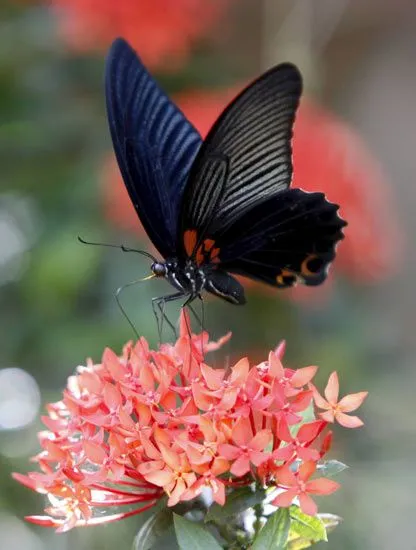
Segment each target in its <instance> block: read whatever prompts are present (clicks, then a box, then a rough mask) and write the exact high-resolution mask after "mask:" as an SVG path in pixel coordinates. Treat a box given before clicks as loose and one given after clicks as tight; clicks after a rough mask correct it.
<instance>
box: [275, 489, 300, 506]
mask: <svg viewBox="0 0 416 550" xmlns="http://www.w3.org/2000/svg"><path fill="white" fill-rule="evenodd" d="M296 497H297V491H295V490H294V489H289V490H288V491H284V492H283V493H280V494H278V495H277V497H276V498H275V499H274V500H273V502H272V504H273V506H279V507H280V508H289V506H291V504H292V502H293V499H294V498H296Z"/></svg>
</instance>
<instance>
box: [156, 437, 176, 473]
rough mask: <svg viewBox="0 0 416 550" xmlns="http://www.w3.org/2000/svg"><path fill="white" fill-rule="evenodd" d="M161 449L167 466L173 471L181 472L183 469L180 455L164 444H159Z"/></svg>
mask: <svg viewBox="0 0 416 550" xmlns="http://www.w3.org/2000/svg"><path fill="white" fill-rule="evenodd" d="M159 449H160V453H161V455H162V458H163V460H164V461H165V462H166V464H167V465H168V466H169V467H170V468H172V470H179V468H180V467H181V461H180V458H179V455H178V454H177V453H175V451H172V449H169V448H168V447H166V445H164V444H163V443H159Z"/></svg>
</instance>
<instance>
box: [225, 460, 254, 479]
mask: <svg viewBox="0 0 416 550" xmlns="http://www.w3.org/2000/svg"><path fill="white" fill-rule="evenodd" d="M249 471H250V462H249V459H248V457H247V456H240V457H239V458H237V460H236V461H235V462H234V464H233V465H232V466H231V468H230V472H231V473H232V474H233V475H235V476H237V477H242V476H243V475H244V474H246V473H247V472H249Z"/></svg>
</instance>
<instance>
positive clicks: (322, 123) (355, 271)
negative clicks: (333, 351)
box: [105, 88, 401, 298]
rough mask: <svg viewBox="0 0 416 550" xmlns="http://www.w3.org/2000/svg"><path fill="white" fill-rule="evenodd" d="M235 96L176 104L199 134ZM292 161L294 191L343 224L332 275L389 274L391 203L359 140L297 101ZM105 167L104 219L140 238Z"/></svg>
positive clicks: (120, 188)
mask: <svg viewBox="0 0 416 550" xmlns="http://www.w3.org/2000/svg"><path fill="white" fill-rule="evenodd" d="M237 91H238V90H237V88H232V89H230V90H225V91H224V92H218V91H216V92H201V91H197V92H189V93H187V94H183V95H180V96H178V97H177V98H176V100H177V104H178V105H179V106H180V108H181V109H182V111H183V112H184V114H185V115H186V116H187V117H188V118H189V119H190V120H191V122H192V123H193V124H194V125H195V126H196V128H197V129H198V130H199V132H200V133H201V135H202V136H205V135H206V134H207V132H208V130H209V128H210V127H211V125H212V123H213V122H214V120H215V119H216V117H217V116H218V115H219V113H220V112H221V110H222V109H223V108H224V106H225V105H226V104H227V103H228V102H229V101H230V100H231V99H232V98H233V97H234V96H235V94H236V92H237ZM293 158H294V181H293V186H295V187H300V188H302V189H305V190H307V191H323V192H324V193H325V194H326V195H327V197H328V199H329V200H330V201H332V202H335V203H337V204H339V205H340V207H341V208H340V212H341V216H342V217H343V218H344V219H345V220H347V221H348V227H347V228H346V230H345V239H344V240H343V241H342V242H341V243H340V245H339V247H338V251H337V259H336V261H335V264H334V267H335V271H339V272H341V271H342V272H343V273H344V274H346V275H347V276H349V277H351V278H352V279H355V280H358V281H362V282H366V281H372V280H381V279H383V278H385V277H388V276H389V275H391V274H392V273H393V272H394V271H395V270H396V268H397V265H399V264H400V261H399V260H400V254H401V234H400V231H399V229H398V223H397V220H396V213H395V209H394V201H393V200H392V197H391V193H390V189H389V186H388V185H387V183H386V180H385V178H384V176H383V173H382V170H381V167H380V166H379V164H378V162H377V161H376V160H375V159H374V157H373V156H372V155H371V154H370V153H369V152H368V150H367V149H366V146H365V144H364V143H363V141H362V140H361V138H360V137H359V136H358V134H357V133H356V132H354V130H353V129H352V128H350V127H349V126H348V125H347V124H346V123H344V122H342V121H341V120H340V119H338V118H337V117H336V116H335V115H334V114H332V113H331V112H330V111H327V110H325V109H324V108H323V107H321V106H319V105H318V104H317V103H316V102H314V101H311V100H309V99H307V100H305V99H304V100H302V104H301V106H300V109H299V112H298V115H297V118H296V123H295V129H294V138H293ZM107 163H108V164H107ZM107 163H106V168H105V170H106V171H105V196H106V212H107V216H108V218H109V219H110V220H112V221H113V222H114V223H115V224H117V225H119V226H120V227H122V228H123V229H127V230H131V229H133V230H135V231H136V232H142V229H141V225H140V223H139V222H138V219H137V215H136V214H135V212H134V209H133V207H132V205H131V203H130V200H129V198H128V195H127V192H126V191H125V189H124V185H123V183H122V180H121V177H120V175H119V172H118V169H117V167H116V165H115V161H114V160H113V157H112V156H111V160H108V161H107ZM262 286H263V287H264V285H262ZM327 287H328V284H326V288H327ZM291 294H292V295H295V296H296V297H298V296H299V297H300V298H302V296H308V297H309V296H318V295H319V296H320V295H321V294H320V292H318V291H317V289H315V288H314V289H312V290H311V289H309V288H305V287H302V285H300V286H299V287H296V289H294V290H293V291H291Z"/></svg>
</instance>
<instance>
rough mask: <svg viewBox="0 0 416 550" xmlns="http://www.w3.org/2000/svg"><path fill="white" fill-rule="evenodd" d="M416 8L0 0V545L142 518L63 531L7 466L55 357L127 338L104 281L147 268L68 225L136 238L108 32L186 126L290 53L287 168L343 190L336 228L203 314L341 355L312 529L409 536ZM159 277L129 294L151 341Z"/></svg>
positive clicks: (297, 357) (326, 0)
mask: <svg viewBox="0 0 416 550" xmlns="http://www.w3.org/2000/svg"><path fill="white" fill-rule="evenodd" d="M415 24H416V4H415V3H414V2H412V0H385V1H383V2H380V1H378V0H367V1H366V2H355V1H353V0H296V1H295V0H210V1H209V2H207V1H203V0H50V1H49V2H47V1H46V0H45V2H42V1H41V0H14V1H13V0H2V1H1V4H0V285H1V287H0V323H1V330H0V548H1V550H3V549H4V550H8V549H10V548H13V547H19V548H25V549H27V550H41V549H51V550H52V549H53V550H65V549H69V548H74V547H76V548H77V549H78V550H84V549H91V550H93V549H104V550H106V549H109V550H110V549H113V548H115V547H116V546H117V547H118V548H120V549H121V548H123V549H124V548H126V549H127V548H130V546H131V542H132V540H133V536H134V533H135V532H136V531H137V528H138V525H139V523H140V522H141V521H142V518H141V517H140V516H139V517H135V518H132V519H130V520H124V521H123V522H120V523H119V524H118V525H116V524H112V525H109V526H106V527H99V528H90V529H83V530H78V531H76V530H74V531H71V532H70V533H68V534H66V535H59V536H58V535H55V534H54V533H53V532H52V531H47V530H45V529H42V528H40V527H39V528H37V527H35V526H29V525H27V524H25V523H24V521H23V519H22V518H23V516H24V515H25V514H35V513H41V511H42V509H43V506H44V502H43V501H42V497H41V496H39V495H34V494H31V493H30V491H28V490H27V489H25V488H24V487H21V486H19V485H18V484H17V483H15V482H13V481H12V479H11V477H10V473H11V472H12V471H22V472H25V471H27V470H28V469H30V465H29V462H28V458H29V457H30V456H32V455H33V454H35V453H36V452H37V451H38V446H37V440H36V432H37V431H38V430H39V429H40V427H41V424H40V422H39V416H40V414H41V411H42V407H43V405H44V403H45V402H49V401H55V400H57V399H59V396H60V392H61V390H62V388H63V387H64V385H65V382H66V378H67V376H68V375H70V374H71V373H72V372H73V371H74V369H75V367H76V366H77V365H79V364H83V363H84V362H85V359H86V357H92V358H94V359H95V360H97V361H98V360H99V359H100V356H101V353H102V351H103V349H104V347H105V346H111V347H113V349H115V350H116V351H119V350H121V346H122V345H123V343H125V342H126V341H127V340H128V339H130V338H132V337H133V334H132V332H131V329H130V327H129V326H128V324H127V323H126V321H125V319H123V317H122V316H121V313H120V311H119V309H118V308H117V306H116V303H115V300H114V291H115V290H116V289H117V287H119V286H121V285H123V284H125V283H128V282H130V281H132V280H134V279H137V278H138V277H142V276H145V275H147V274H148V273H149V265H148V262H147V261H146V260H144V259H143V258H140V257H138V256H136V255H133V254H123V253H122V252H120V251H117V250H112V249H106V248H100V247H88V246H83V245H81V244H80V243H79V242H78V241H77V236H78V235H81V236H83V237H84V238H86V239H91V240H98V241H104V242H109V243H124V244H126V245H130V246H134V247H143V248H146V247H148V246H149V242H148V240H147V238H146V235H144V233H143V231H142V229H141V226H140V223H139V221H138V219H137V217H136V215H135V212H134V210H133V208H132V206H131V205H130V203H129V200H128V198H127V194H126V192H125V190H124V188H123V184H122V182H121V180H120V176H119V174H118V171H117V168H116V166H115V163H114V159H113V154H112V150H111V143H110V139H109V135H108V131H107V123H106V119H105V106H104V94H103V84H102V82H103V71H104V59H105V54H106V50H107V49H108V47H109V45H110V43H111V41H112V39H113V38H114V37H116V36H118V35H122V36H124V37H125V38H127V39H128V40H130V41H131V43H132V44H133V45H134V46H135V47H136V49H137V50H138V52H139V53H140V55H141V56H142V58H143V60H144V61H145V62H146V64H147V65H148V67H149V68H150V69H151V70H152V71H153V73H154V74H155V75H157V77H158V78H159V80H160V82H161V83H162V84H163V85H164V87H165V88H166V90H167V91H169V92H170V93H171V94H172V96H173V97H174V98H175V99H176V100H177V101H178V103H179V105H180V106H181V107H182V109H183V110H184V112H185V113H186V114H187V116H189V118H190V119H191V120H192V122H193V123H194V124H195V125H196V127H197V128H198V129H199V130H200V132H201V133H202V134H204V133H206V131H207V130H208V128H209V126H210V124H211V123H212V121H213V120H214V119H215V117H216V116H217V115H218V113H219V112H220V110H221V108H222V107H223V106H224V105H225V104H226V103H227V102H228V101H229V100H230V99H231V98H232V97H233V95H234V94H235V91H236V90H238V89H239V88H240V87H241V86H242V85H244V84H245V83H246V82H247V81H248V80H250V79H251V78H253V77H255V76H256V75H258V74H259V73H260V72H262V71H263V70H265V69H267V68H268V67H270V66H271V65H273V64H275V63H278V62H280V61H286V60H289V61H292V62H294V63H297V64H298V65H299V67H300V68H301V70H302V73H303V75H304V79H305V97H304V100H303V102H302V106H301V109H300V113H299V116H298V119H297V122H296V126H295V141H294V165H295V180H294V185H296V186H300V187H302V188H305V189H308V190H323V191H325V192H326V193H327V195H328V197H329V198H330V199H331V200H333V201H335V202H338V203H339V204H340V205H341V212H342V214H343V216H344V217H345V218H346V219H347V220H348V222H349V227H348V228H347V230H346V239H345V241H344V242H343V243H342V244H341V245H340V246H339V254H338V259H337V261H336V263H335V266H334V269H333V270H332V274H331V277H330V279H329V280H328V281H327V283H326V284H325V285H324V286H323V287H322V288H319V289H312V290H311V291H308V289H296V290H295V291H293V292H286V293H283V292H280V293H279V292H277V291H274V290H270V289H268V288H266V287H261V286H257V285H254V284H252V283H250V284H247V288H248V305H247V306H245V308H244V309H239V308H233V307H232V306H230V305H228V304H226V303H220V301H219V300H208V301H207V303H206V308H205V313H206V326H207V328H208V329H209V330H210V332H212V334H213V336H215V337H218V336H220V335H221V334H223V333H224V332H226V331H228V330H232V331H233V333H234V337H233V340H232V342H231V344H228V347H227V349H226V350H224V351H223V352H222V355H221V354H219V355H217V359H216V361H232V360H233V357H236V356H238V355H241V354H246V355H249V356H250V357H251V358H253V360H259V359H262V358H264V357H265V355H266V353H267V351H268V350H269V349H271V348H272V347H274V346H275V345H276V344H277V343H278V342H279V341H280V339H282V338H285V339H287V342H288V351H287V362H288V363H289V364H291V365H296V366H304V365H307V364H318V365H320V367H321V369H320V376H321V380H322V381H323V380H324V379H325V378H326V377H327V376H328V374H329V373H330V372H331V371H332V370H334V369H336V370H338V372H339V373H340V378H341V388H342V391H343V392H344V393H350V392H353V391H358V390H364V389H367V390H369V391H370V397H369V398H368V400H367V402H366V403H365V405H364V407H363V408H362V410H361V416H362V417H363V418H364V419H365V422H366V424H365V427H364V428H362V429H361V430H359V431H354V432H353V433H351V432H347V433H345V430H344V431H342V430H336V437H335V441H336V443H335V448H334V451H333V454H334V456H336V457H337V458H338V459H340V460H343V461H344V462H346V463H348V464H349V465H350V467H351V468H350V470H348V471H347V472H346V473H344V474H343V475H342V479H341V480H340V481H341V482H342V483H343V488H342V490H341V491H339V492H338V493H337V494H335V495H333V496H331V497H327V498H326V499H325V502H322V504H321V511H330V512H333V513H337V514H339V515H341V516H342V517H343V518H344V519H345V521H344V523H343V524H342V525H341V526H340V527H339V528H338V529H337V531H336V532H334V533H333V534H332V536H331V538H330V542H329V544H328V545H327V548H337V549H338V550H350V549H356V548H365V549H367V550H372V549H377V550H384V549H386V550H387V549H390V548H392V547H397V548H416V546H415V544H416V543H415V542H414V509H415V508H414V507H415V505H414V494H415V490H416V476H415V473H414V457H415V450H416V443H415V442H416V427H415V422H414V418H415V402H416V401H415V397H414V395H415V389H414V388H415V387H416V371H415V363H416V361H415V358H416V338H415V331H414V326H415V321H414V320H415V313H414V312H415V306H416V303H415V292H414V280H415V277H416V263H415V251H416V248H415V241H414V238H413V235H414V234H415V230H416V216H414V212H415V211H416V208H415V207H416V204H415V203H416V188H415V181H414V180H415V176H414V174H415V165H416V159H415V153H414V151H415V143H416V109H415V97H416V71H415V64H414V60H415V54H416V34H415V32H414V29H415ZM150 250H151V249H150ZM164 292H169V288H168V286H167V283H164V282H160V281H156V282H155V281H150V282H147V283H146V284H142V285H138V286H136V287H131V288H129V289H127V290H126V291H125V294H124V298H123V299H124V304H125V306H126V309H127V311H128V314H129V316H130V317H131V319H132V321H133V322H134V324H135V326H136V327H137V330H138V331H139V332H140V333H141V334H143V335H145V336H146V337H147V338H148V339H149V340H150V341H151V342H152V343H153V344H156V342H157V333H156V324H155V321H154V317H153V314H152V310H151V302H150V299H151V297H152V296H157V295H161V294H163V293H164ZM170 315H171V316H172V317H173V318H176V315H177V309H175V307H173V308H172V309H171V310H170ZM169 336H170V335H169V334H166V337H169ZM412 510H413V511H412ZM173 547H174V546H173V545H172V546H171V548H173Z"/></svg>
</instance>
